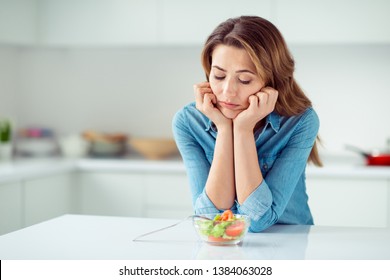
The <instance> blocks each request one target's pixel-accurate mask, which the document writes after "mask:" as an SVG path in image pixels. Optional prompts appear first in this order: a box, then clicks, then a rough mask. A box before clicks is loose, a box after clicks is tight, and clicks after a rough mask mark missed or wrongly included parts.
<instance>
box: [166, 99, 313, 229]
mask: <svg viewBox="0 0 390 280" xmlns="http://www.w3.org/2000/svg"><path fill="white" fill-rule="evenodd" d="M172 128H173V134H174V137H175V140H176V144H177V146H178V148H179V151H180V153H181V156H182V158H183V162H184V165H185V167H186V172H187V176H188V179H189V184H190V188H191V193H192V204H193V208H194V210H195V213H196V214H208V213H218V212H222V211H223V209H217V208H216V207H215V205H214V204H213V203H212V201H211V200H210V199H209V197H208V196H207V194H206V191H205V185H206V181H207V177H208V174H209V171H210V167H211V163H212V160H213V154H214V147H215V141H216V137H217V133H218V132H217V130H216V127H215V125H214V124H213V123H212V122H211V121H210V119H208V118H207V117H206V116H205V115H204V114H202V113H201V112H200V111H199V110H197V109H196V108H195V103H190V104H188V105H187V106H185V107H184V108H183V109H181V110H180V111H179V112H177V113H176V114H175V116H174V118H173V122H172ZM318 129H319V119H318V116H317V114H316V112H315V111H314V110H313V108H311V107H310V108H308V109H306V111H304V112H303V113H302V114H300V115H297V116H290V117H285V116H281V115H279V114H277V113H276V112H272V113H271V114H269V115H268V116H267V118H266V122H265V125H264V127H263V128H262V129H261V131H257V132H255V133H254V137H255V141H256V147H257V154H258V159H259V166H260V168H261V173H262V175H263V181H262V182H261V183H260V185H259V186H257V188H256V189H255V190H254V191H253V192H252V193H251V194H250V195H249V196H248V197H247V199H246V200H245V201H244V202H243V203H242V204H239V203H238V202H237V200H236V201H235V204H234V205H233V207H232V208H231V210H232V211H233V212H234V213H236V214H244V215H248V216H249V217H250V218H251V226H250V229H249V230H250V231H252V232H260V231H262V230H264V229H266V228H268V227H270V226H271V225H273V224H275V223H284V224H307V225H310V224H313V218H312V215H311V212H310V208H309V205H308V196H307V194H306V183H305V169H306V164H307V159H308V157H309V154H310V151H311V149H312V147H313V144H314V142H315V139H316V136H317V133H318ZM221 180H223V178H221Z"/></svg>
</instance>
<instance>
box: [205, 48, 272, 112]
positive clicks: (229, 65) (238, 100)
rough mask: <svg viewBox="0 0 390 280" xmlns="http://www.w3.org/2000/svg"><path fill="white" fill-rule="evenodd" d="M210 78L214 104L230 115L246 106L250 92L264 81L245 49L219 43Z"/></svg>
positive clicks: (256, 90)
mask: <svg viewBox="0 0 390 280" xmlns="http://www.w3.org/2000/svg"><path fill="white" fill-rule="evenodd" d="M209 82H210V87H211V89H212V91H213V93H214V95H215V96H216V98H217V104H216V106H217V108H218V109H219V110H220V111H221V112H222V114H223V115H224V116H225V117H227V118H229V119H234V118H235V117H237V115H238V114H239V113H240V112H242V111H243V110H245V109H247V108H248V106H249V101H248V98H249V96H251V95H253V94H255V93H257V92H259V91H260V89H262V88H263V87H264V85H265V84H264V82H263V80H262V79H261V78H260V77H259V75H257V72H256V67H255V65H254V64H253V62H252V60H251V59H250V57H249V55H248V53H247V52H246V50H244V49H239V48H236V47H231V46H226V45H218V46H217V47H216V48H215V49H214V51H213V53H212V65H211V71H210V77H209Z"/></svg>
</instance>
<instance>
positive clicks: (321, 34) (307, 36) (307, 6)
mask: <svg viewBox="0 0 390 280" xmlns="http://www.w3.org/2000/svg"><path fill="white" fill-rule="evenodd" d="M275 3H276V7H275V11H276V15H275V24H276V25H277V26H278V28H279V29H280V31H281V32H282V34H283V35H284V37H285V39H286V41H287V42H288V43H297V44H305V43H309V44H312V43H314V44H317V43H325V44H326V43H390V32H389V28H390V17H389V15H388V14H389V11H390V1H387V0H364V1H354V0H344V1H337V0H326V1H322V0H321V1H320V0H315V1H313V0H296V1H291V0H278V1H275Z"/></svg>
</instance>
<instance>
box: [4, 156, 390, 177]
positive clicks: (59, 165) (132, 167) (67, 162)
mask: <svg viewBox="0 0 390 280" xmlns="http://www.w3.org/2000/svg"><path fill="white" fill-rule="evenodd" d="M72 171H85V172H89V171H106V172H141V173H142V172H143V173H147V172H168V173H183V174H184V173H185V167H184V164H183V162H182V160H181V159H180V158H171V159H167V160H146V159H143V158H139V157H133V158H132V157H130V158H120V159H99V158H80V159H67V158H41V159H34V158H31V159H28V158H24V159H16V160H14V161H12V162H9V163H1V164H0V183H3V182H12V181H17V180H25V179H30V178H34V177H42V176H47V175H52V174H58V173H66V172H72ZM306 175H307V177H308V178H361V179H390V167H381V166H365V165H363V164H361V163H342V164H340V163H325V166H324V167H322V168H318V167H314V166H312V165H308V167H307V169H306Z"/></svg>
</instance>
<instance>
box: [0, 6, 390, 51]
mask: <svg viewBox="0 0 390 280" xmlns="http://www.w3.org/2000/svg"><path fill="white" fill-rule="evenodd" d="M389 10H390V1H387V0H364V1H354V0H345V1H337V0H328V1H319V0H316V1H312V0H296V1H290V0H277V1H275V0H242V1H236V0H213V1H208V0H198V1H195V0H193V1H181V0H99V1H95V0H2V1H0V43H16V44H32V45H36V44H41V45H44V46H71V47H72V46H120V45H125V46H137V45H138V46H145V45H150V46H155V45H201V44H203V43H204V41H205V40H206V37H207V36H208V35H209V34H210V33H211V31H212V30H213V29H214V28H215V27H216V26H217V24H219V23H220V22H222V21H224V20H226V19H227V18H230V17H235V16H240V15H258V16H262V17H264V18H266V19H269V20H271V21H272V22H273V23H275V25H276V26H278V28H279V29H280V30H281V32H282V34H283V35H284V37H285V38H286V41H287V42H288V43H294V44H318V43H325V44H328V43H338V44H339V43H390V32H388V30H389V27H390V17H388V11H389Z"/></svg>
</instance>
